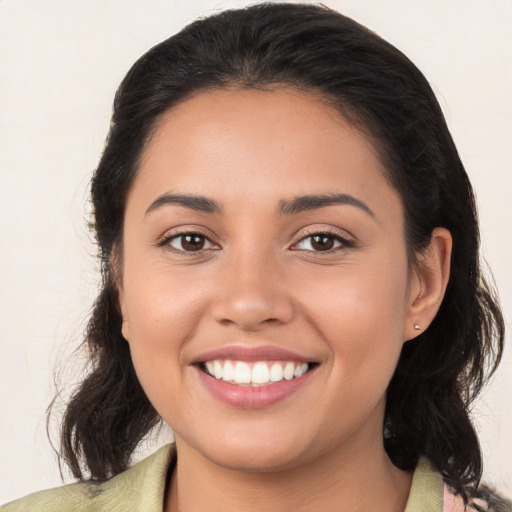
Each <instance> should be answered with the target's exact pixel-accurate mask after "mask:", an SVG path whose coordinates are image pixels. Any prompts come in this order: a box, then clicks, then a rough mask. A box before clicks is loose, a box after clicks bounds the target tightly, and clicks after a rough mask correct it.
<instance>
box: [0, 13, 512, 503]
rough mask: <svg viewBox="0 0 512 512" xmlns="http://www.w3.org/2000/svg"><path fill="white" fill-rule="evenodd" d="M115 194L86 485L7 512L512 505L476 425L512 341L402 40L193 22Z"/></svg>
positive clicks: (167, 57)
mask: <svg viewBox="0 0 512 512" xmlns="http://www.w3.org/2000/svg"><path fill="white" fill-rule="evenodd" d="M92 199H93V204H94V216H95V219H94V220H95V224H94V226H95V229H96V233H97V238H98V242H99V246H100V249H101V261H102V270H103V278H104V281H103V288H102V290H101V293H100V295H99V297H98V300H97V303H96V306H95V309H94V311H93V314H92V317H91V319H90V322H89V328H88V332H87V342H88V345H89V348H90V351H91V362H92V370H91V373H90V374H89V375H88V376H87V377H86V379H85V380H84V382H83V383H82V385H81V387H80V388H79V389H78V390H77V391H76V393H75V394H74V396H73V397H72V399H71V401H70V403H69V405H68V408H67V411H66V414H65V417H64V421H63V429H62V456H63V458H64V460H65V461H66V462H67V464H68V465H69V467H70V468H71V469H72V471H73V473H74V475H75V476H76V477H77V479H79V480H81V481H82V483H78V484H74V485H72V486H66V487H63V488H60V489H57V490H53V491H44V492H42V493H37V494H35V495H32V496H29V497H27V498H25V499H24V500H21V501H19V502H14V503H12V504H10V505H7V506H5V507H4V509H5V510H6V511H10V510H36V509H37V510H108V511H112V510H144V511H149V512H152V511H160V510H166V511H176V510H186V511H195V510H205V509H208V510H217V509H218V510H308V511H311V510H337V509H341V508H348V509H354V510H375V509H379V510H383V511H403V510H405V511H406V512H411V511H416V510H421V511H430V510H432V511H441V510H463V509H464V506H467V508H468V509H474V510H510V505H509V504H508V503H507V502H506V501H505V500H502V499H500V498H499V497H498V496H497V495H495V494H493V493H491V492H490V491H489V490H487V489H486V488H485V487H483V486H480V477H481V472H482V461H481V456H480V452H479V448H478V440H477V437H476V434H475V431H474V428H473V426H472V425H471V422H470V420H469V417H468V412H467V409H468V406H469V404H470V403H471V401H472V400H473V399H474V397H475V396H476V395H477V394H478V392H479V390H480V388H481V387H482V385H483V383H484V382H485V380H486V378H487V377H488V375H487V373H486V371H485V370H486V368H487V367H489V368H490V373H492V371H494V369H495V367H496V365H497V364H498V362H499V359H500V355H501V351H502V345H503V320H502V316H501V313H500V310H499V307H498V305H497V300H496V298H495V297H494V296H493V293H492V292H491V291H490V290H489V287H488V286H487V284H486V282H485V280H484V279H483V277H482V276H481V274H480V271H479V261H478V226H477V220H476V213H475V204H474V198H473V193H472V189H471V186H470V184H469V181H468V178H467V175H466V173H465V171H464V168H463V166H462V163H461V162H460V159H459V157H458V155H457V152H456V149H455V147H454V145H453V141H452V139H451V136H450V134H449V132H448V130H447V127H446V124H445V122H444V119H443V116H442V113H441V110H440V108H439V106H438V104H437V102H436V100H435V98H434V95H433V93H432V91H431V89H430V87H429V85H428V83H427V82H426V80H425V78H424V77H423V76H422V75H421V73H420V72H419V71H418V70H417V68H415V67H414V65H413V64H412V63H411V62H410V61H409V60H408V59H407V58H406V57H405V56H404V55H403V54H401V53H400V52H399V51H398V50H396V49H395V48H394V47H392V46H391V45H390V44H388V43H387V42H385V41H383V40H382V39H380V38H379V37H378V36H376V35H375V34H373V33H372V32H370V31H368V30H367V29H365V28H364V27H361V26H360V25H358V24H357V23H355V22H354V21H352V20H350V19H348V18H345V17H343V16H341V15H340V14H338V13H335V12H333V11H330V10H328V9H326V8H323V7H317V6H312V5H294V4H270V5H265V4H263V5H259V6H258V5H257V6H254V7H251V8H247V9H243V10H237V11H226V12H224V13H221V14H219V15H216V16H213V17H210V18H206V19H203V20H199V21H197V22H195V23H193V24H192V25H189V26H188V27H186V28H185V29H184V30H183V31H182V32H180V33H179V34H177V35H176V36H173V37H171V38H170V39H168V40H167V41H164V42H163V43H161V44H159V45H157V46H156V47H154V48H153V49H152V50H150V51H149V52H148V53H147V54H146V55H144V56H143V57H141V59H139V61H138V62H137V63H136V64H135V65H134V66H133V68H132V69H131V70H130V72H129V73H128V75H127V76H126V78H125V79H124V81H123V83H122V84H121V87H120V89H119V91H118V93H117V95H116V99H115V103H114V114H113V119H112V125H111V130H110V134H109V137H108V140H107V146H106V148H105V151H104V154H103V156H102V159H101V161H100V164H99V166H98V169H97V170H96V173H95V175H94V177H93V181H92ZM160 419H163V420H164V421H165V422H166V423H167V424H168V425H169V426H170V427H171V428H172V430H173V432H174V434H175V440H176V442H175V445H173V446H172V447H166V448H163V449H162V450H160V451H159V452H157V454H155V455H153V456H152V457H150V458H148V459H146V460H144V461H143V462H141V463H139V464H137V465H135V466H134V467H133V468H130V469H127V468H128V466H129V463H130V457H131V455H132V453H133V451H134V449H135V448H136V447H137V445H138V444H139V442H140V441H141V440H142V439H143V438H144V436H145V435H146V434H147V433H148V432H149V431H150V430H151V429H152V427H154V426H156V424H157V423H158V422H159V421H160Z"/></svg>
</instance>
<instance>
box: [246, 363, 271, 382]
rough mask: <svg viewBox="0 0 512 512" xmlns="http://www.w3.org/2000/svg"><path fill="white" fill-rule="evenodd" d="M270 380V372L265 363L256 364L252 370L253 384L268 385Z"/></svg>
mask: <svg viewBox="0 0 512 512" xmlns="http://www.w3.org/2000/svg"><path fill="white" fill-rule="evenodd" d="M269 379H270V371H269V369H268V366H267V365H266V364H265V363H256V364H255V365H254V366H253V368H252V379H251V380H252V383H253V384H266V383H267V382H268V381H269Z"/></svg>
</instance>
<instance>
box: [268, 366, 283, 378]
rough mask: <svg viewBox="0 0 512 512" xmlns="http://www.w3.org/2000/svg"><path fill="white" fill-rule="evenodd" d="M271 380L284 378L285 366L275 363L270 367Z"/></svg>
mask: <svg viewBox="0 0 512 512" xmlns="http://www.w3.org/2000/svg"><path fill="white" fill-rule="evenodd" d="M270 380H271V381H272V382H279V381H280V380H283V367H282V366H281V365H280V364H279V363H274V364H273V365H272V366H271V367H270Z"/></svg>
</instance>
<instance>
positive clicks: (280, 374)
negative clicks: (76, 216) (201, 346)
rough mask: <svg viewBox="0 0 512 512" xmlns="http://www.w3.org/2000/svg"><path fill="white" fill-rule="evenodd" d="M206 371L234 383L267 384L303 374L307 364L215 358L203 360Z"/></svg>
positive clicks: (218, 378)
mask: <svg viewBox="0 0 512 512" xmlns="http://www.w3.org/2000/svg"><path fill="white" fill-rule="evenodd" d="M205 368H206V371H207V372H208V373H209V374H210V375H211V376H212V377H215V378H216V379H217V380H224V381H226V382H231V383H234V384H245V385H247V384H250V385H254V386H261V385H266V384H267V385H268V384H272V383H274V382H280V381H282V380H283V379H284V380H292V379H294V378H297V377H301V376H302V375H304V374H305V373H306V372H307V371H308V369H309V365H308V364H307V363H293V362H291V361H289V362H284V361H283V362H274V363H270V362H268V361H258V362H256V363H246V362H244V361H227V360H226V361H225V360H222V359H215V360H213V361H206V362H205Z"/></svg>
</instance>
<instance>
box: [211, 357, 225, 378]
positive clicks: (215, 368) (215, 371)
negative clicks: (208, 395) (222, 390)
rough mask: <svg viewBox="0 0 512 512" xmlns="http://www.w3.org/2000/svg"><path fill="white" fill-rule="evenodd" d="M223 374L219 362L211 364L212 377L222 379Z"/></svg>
mask: <svg viewBox="0 0 512 512" xmlns="http://www.w3.org/2000/svg"><path fill="white" fill-rule="evenodd" d="M223 373H224V369H223V368H222V365H221V364H220V361H214V362H213V375H215V378H216V379H222V374H223Z"/></svg>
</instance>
